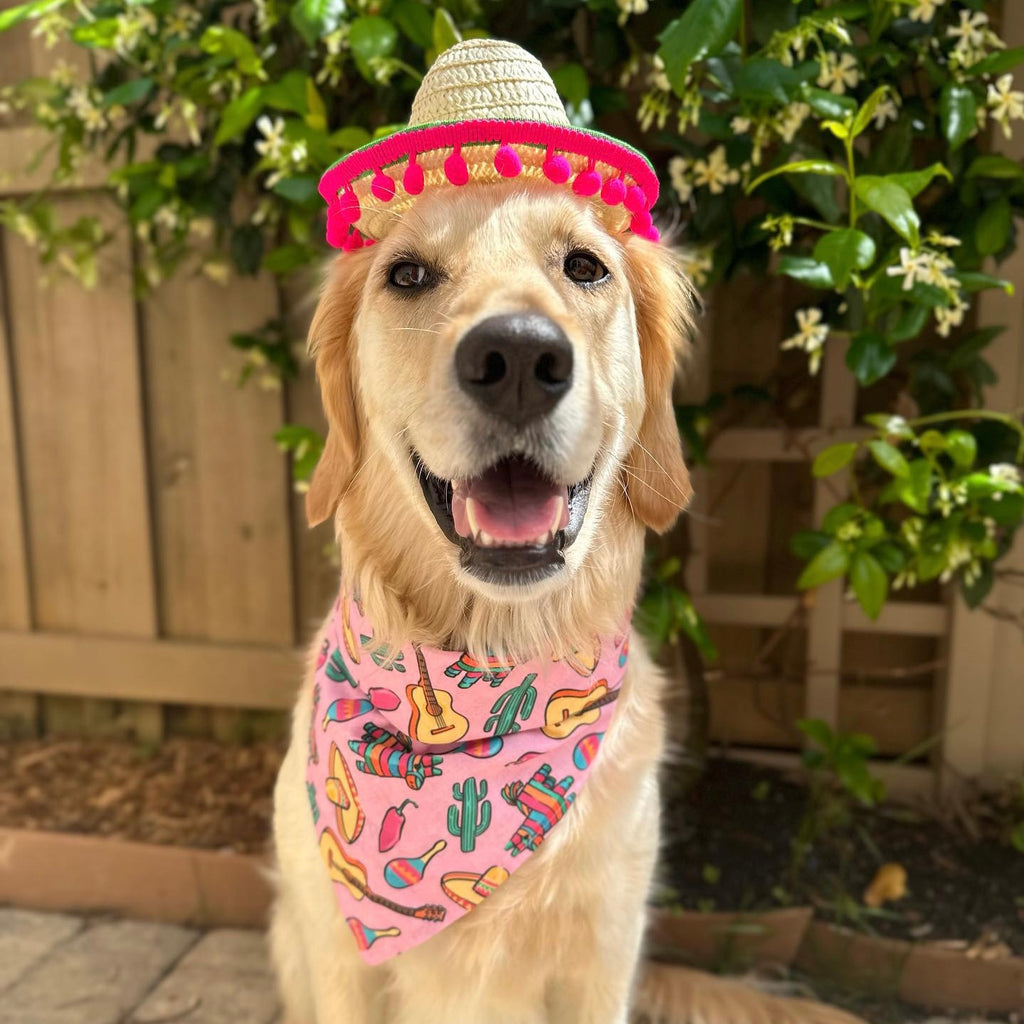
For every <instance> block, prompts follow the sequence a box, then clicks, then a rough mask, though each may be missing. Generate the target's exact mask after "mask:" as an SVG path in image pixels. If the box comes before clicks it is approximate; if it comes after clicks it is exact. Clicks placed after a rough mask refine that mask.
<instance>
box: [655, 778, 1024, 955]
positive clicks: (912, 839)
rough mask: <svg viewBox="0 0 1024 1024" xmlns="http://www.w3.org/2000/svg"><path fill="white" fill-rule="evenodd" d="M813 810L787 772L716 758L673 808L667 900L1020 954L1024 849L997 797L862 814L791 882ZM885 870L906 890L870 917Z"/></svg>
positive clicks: (1023, 944)
mask: <svg viewBox="0 0 1024 1024" xmlns="http://www.w3.org/2000/svg"><path fill="white" fill-rule="evenodd" d="M806 806H807V790H806V789H805V788H804V787H803V786H801V785H798V784H796V783H795V782H794V781H791V780H790V779H789V778H787V777H786V776H784V775H783V774H781V773H779V772H777V771H773V770H770V769H767V768H761V767H756V766H753V765H750V764H745V763H742V762H738V761H728V760H723V759H717V758H716V759H712V760H711V761H710V762H709V764H708V769H707V771H706V772H705V773H704V775H703V776H702V777H701V778H700V780H699V781H698V782H697V784H696V785H695V787H694V788H693V789H692V790H691V791H690V792H689V793H688V794H687V795H686V796H685V797H680V798H678V799H677V800H675V801H674V803H673V804H672V805H671V806H669V807H668V808H667V811H666V821H667V832H668V836H667V848H666V851H665V857H664V868H663V877H664V881H665V883H666V884H667V886H668V887H669V897H668V898H669V900H670V901H671V902H674V903H677V904H678V905H681V906H683V907H685V908H687V909H694V910H720V911H731V910H741V911H753V910H765V909H770V908H772V907H779V906H781V905H786V904H790V903H792V904H802V905H807V904H808V903H810V904H812V905H813V906H814V907H815V912H816V915H817V916H819V917H822V918H825V919H828V920H832V921H836V922H838V923H841V924H845V925H848V926H851V927H855V928H856V927H859V928H862V929H864V930H868V931H872V932H875V933H877V934H880V935H886V936H891V937H893V938H901V939H927V940H928V941H946V942H949V943H950V944H952V945H954V946H956V947H960V948H964V949H967V950H969V951H970V955H978V956H985V957H998V956H1005V955H1009V954H1010V953H1015V954H1024V853H1020V852H1019V851H1017V850H1016V849H1014V848H1013V846H1012V845H1011V844H1010V843H1009V842H1008V841H1007V839H1006V835H1005V828H1004V824H1003V822H1002V821H1001V820H1000V808H999V806H998V805H997V804H996V803H995V802H994V801H986V800H985V799H983V798H981V797H979V798H978V799H977V800H975V801H973V802H972V803H971V804H970V805H966V806H965V805H961V806H960V807H959V808H958V813H957V814H956V815H955V816H953V817H951V818H950V819H949V820H942V818H941V817H940V816H938V815H936V814H934V813H929V812H928V810H927V809H915V808H913V807H899V806H896V805H885V806H883V807H882V808H880V809H878V810H874V811H872V810H867V809H864V810H860V811H858V812H857V813H856V816H855V820H854V824H853V826H852V827H851V828H849V829H847V830H845V831H844V832H843V833H842V834H841V835H835V836H832V837H825V838H823V839H822V840H821V841H819V842H817V843H816V844H815V845H814V846H812V848H811V849H810V850H809V852H808V854H807V856H806V859H805V862H804V864H803V866H802V868H801V869H800V871H799V872H798V873H796V874H794V872H793V870H792V864H793V840H794V837H795V836H796V835H797V834H798V829H799V825H800V821H801V818H802V816H803V815H804V812H805V808H806ZM889 862H893V863H898V864H901V865H902V866H903V867H904V868H905V870H906V873H907V894H906V895H905V896H904V897H903V898H902V899H899V900H897V901H895V902H891V903H886V904H885V905H884V906H883V907H882V908H881V909H880V910H879V911H871V910H869V909H868V908H865V907H864V905H863V902H862V898H863V894H864V892H865V890H866V888H867V887H868V885H869V884H870V882H871V881H872V879H873V877H874V876H875V873H876V872H877V870H878V868H879V866H880V865H881V864H883V863H889Z"/></svg>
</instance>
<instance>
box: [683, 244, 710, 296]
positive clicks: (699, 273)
mask: <svg viewBox="0 0 1024 1024" xmlns="http://www.w3.org/2000/svg"><path fill="white" fill-rule="evenodd" d="M681 261H682V266H683V273H685V274H686V276H687V277H688V278H689V279H690V280H691V281H692V282H693V283H694V285H695V286H696V287H697V288H701V287H703V286H704V285H705V284H707V280H708V274H710V273H711V271H712V270H713V269H714V266H715V254H714V250H713V249H712V248H711V247H710V246H705V247H704V248H702V249H696V250H691V251H688V252H687V251H684V252H683V254H682V256H681Z"/></svg>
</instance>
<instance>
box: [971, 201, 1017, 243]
mask: <svg viewBox="0 0 1024 1024" xmlns="http://www.w3.org/2000/svg"><path fill="white" fill-rule="evenodd" d="M1012 230H1013V208H1012V207H1011V206H1010V200H1009V199H1006V198H1003V199H998V200H996V201H995V202H994V203H989V204H988V205H987V206H986V207H985V209H984V210H982V211H981V216H980V217H979V218H978V220H977V223H976V224H975V225H974V244H975V245H976V246H977V249H978V252H980V253H981V254H982V256H992V255H994V254H995V253H997V252H1002V251H1003V249H1005V248H1006V246H1007V244H1008V242H1009V241H1010V232H1011V231H1012Z"/></svg>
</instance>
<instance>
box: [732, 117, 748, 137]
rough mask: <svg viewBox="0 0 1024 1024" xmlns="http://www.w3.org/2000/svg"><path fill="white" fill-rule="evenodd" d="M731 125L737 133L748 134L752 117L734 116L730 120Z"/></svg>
mask: <svg viewBox="0 0 1024 1024" xmlns="http://www.w3.org/2000/svg"><path fill="white" fill-rule="evenodd" d="M729 127H730V128H731V129H732V130H733V132H734V133H735V134H736V135H746V134H747V132H749V131H750V118H749V117H739V116H737V117H734V118H733V119H732V120H731V121H730V122H729Z"/></svg>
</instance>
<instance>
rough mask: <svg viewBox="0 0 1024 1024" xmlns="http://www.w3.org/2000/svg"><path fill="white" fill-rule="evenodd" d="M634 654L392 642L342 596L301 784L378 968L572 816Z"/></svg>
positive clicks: (455, 915) (464, 909)
mask: <svg viewBox="0 0 1024 1024" xmlns="http://www.w3.org/2000/svg"><path fill="white" fill-rule="evenodd" d="M628 649H629V639H628V635H627V634H626V633H623V634H622V635H619V636H607V637H601V638H599V639H598V638H595V640H594V646H593V648H592V649H589V650H586V651H575V652H573V653H572V654H571V655H570V656H568V657H566V658H563V659H559V660H555V659H552V658H536V659H533V660H531V661H528V662H522V663H520V664H518V665H506V664H502V663H501V662H500V661H498V660H497V659H495V658H487V659H485V660H484V661H482V662H481V661H476V660H474V659H473V658H471V657H470V656H469V655H467V654H466V653H465V652H463V651H443V650H440V649H438V648H434V647H422V648H421V647H418V646H414V645H413V644H405V645H404V646H402V647H401V648H399V649H398V650H397V651H391V650H384V649H382V648H377V647H374V642H373V627H372V626H371V624H370V622H369V620H368V619H367V618H366V616H365V615H364V614H363V611H362V609H361V608H360V607H359V603H358V602H357V601H355V600H350V599H349V598H347V597H346V596H344V595H342V596H341V597H340V598H339V599H338V601H337V603H336V605H335V608H334V612H333V614H332V616H331V618H330V620H329V622H328V625H327V630H326V633H325V635H324V637H323V640H322V644H321V648H320V652H319V656H318V658H317V665H316V672H315V681H314V691H313V710H312V716H311V719H310V722H309V751H308V757H307V767H306V788H307V790H308V794H309V802H310V808H311V811H312V815H313V823H314V826H315V828H316V832H317V837H318V842H319V846H320V855H321V857H322V858H323V862H324V865H325V866H326V868H327V871H328V874H329V875H330V878H331V880H332V882H333V883H334V892H335V896H336V897H337V900H338V903H339V905H340V907H341V911H342V913H343V914H344V915H345V919H346V921H347V923H348V926H349V928H350V929H351V931H352V934H353V936H354V937H355V941H356V945H357V946H358V948H359V950H360V951H361V952H362V955H363V958H364V960H366V962H367V963H371V964H375V963H380V962H381V961H382V960H387V959H389V958H390V957H393V956H395V955H397V954H398V953H402V952H404V951H405V950H407V949H409V948H410V947H412V946H415V945H418V944H419V943H420V942H423V941H425V940H427V939H429V938H431V937H432V936H434V935H436V934H437V933H438V932H439V931H440V930H441V929H442V928H445V927H446V926H447V925H449V924H451V923H452V922H453V921H456V920H458V919H459V918H460V917H462V916H463V915H464V914H467V913H469V912H470V911H471V910H472V909H473V908H474V907H476V906H478V905H479V904H480V903H482V902H483V901H484V900H485V899H486V898H487V897H488V896H489V895H490V894H491V893H492V892H494V890H495V889H497V888H498V887H499V886H501V885H502V884H503V883H504V882H505V881H507V880H508V878H509V876H510V875H511V873H512V872H513V871H515V869H516V868H517V867H519V866H520V865H521V864H522V863H523V862H524V861H526V859H527V858H528V857H529V855H530V854H531V853H533V852H534V851H535V850H536V849H537V848H538V847H540V846H541V845H542V844H543V842H544V840H545V838H546V837H547V836H548V835H549V833H550V832H551V830H552V829H553V828H556V827H557V826H558V824H559V822H560V821H562V819H563V818H564V817H565V815H567V814H571V813H572V803H573V801H574V800H575V799H576V797H577V795H578V794H579V792H580V789H581V787H582V786H583V783H584V781H585V780H586V778H587V775H588V773H589V772H590V770H591V768H592V766H593V764H594V761H595V758H597V757H598V756H599V748H600V745H601V740H602V738H603V736H604V734H605V732H606V731H607V729H608V726H609V723H610V722H611V719H612V715H613V714H614V710H615V701H616V699H617V698H618V696H619V687H620V685H621V683H622V679H623V677H624V675H625V672H626V662H627V657H628Z"/></svg>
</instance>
